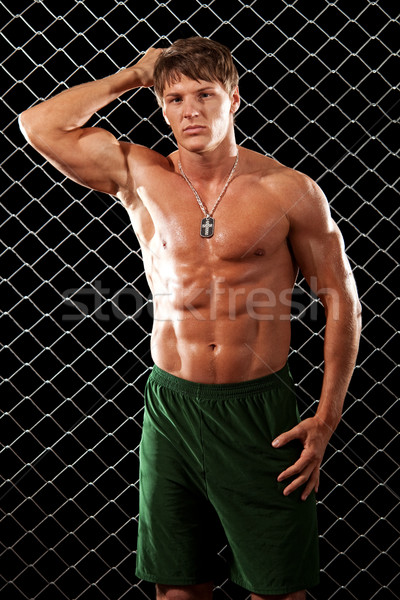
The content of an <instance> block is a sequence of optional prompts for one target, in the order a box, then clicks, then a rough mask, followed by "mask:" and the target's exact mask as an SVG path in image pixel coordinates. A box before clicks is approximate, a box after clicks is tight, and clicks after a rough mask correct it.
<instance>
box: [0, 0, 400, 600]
mask: <svg viewBox="0 0 400 600" xmlns="http://www.w3.org/2000/svg"><path fill="white" fill-rule="evenodd" d="M0 14H1V23H2V37H1V38H0V39H1V56H2V76H1V86H2V92H3V100H2V110H1V117H0V118H1V125H2V129H3V133H4V136H3V142H2V146H1V159H2V167H3V171H2V184H3V185H2V191H3V193H2V206H1V223H2V225H1V240H2V241H1V273H2V276H3V278H4V279H3V282H2V289H1V304H2V309H3V311H4V312H3V316H2V323H1V338H2V342H3V348H2V361H1V368H2V375H3V378H4V381H3V383H2V394H1V408H2V411H3V414H2V418H1V424H0V436H1V437H0V440H1V443H2V445H3V447H2V452H1V474H2V478H3V480H2V490H1V503H0V508H1V516H2V519H1V530H0V541H1V546H2V550H1V568H0V569H1V570H0V573H1V577H2V579H1V581H2V583H1V590H2V591H1V593H2V598H3V597H4V598H5V599H7V600H13V599H18V600H20V599H23V598H29V599H30V598H35V599H36V598H37V599H40V600H47V599H49V600H50V599H51V600H58V599H64V598H71V599H72V598H79V599H82V600H88V599H96V600H97V599H103V598H107V599H109V600H114V599H119V598H121V599H126V600H127V599H134V600H142V599H144V598H152V597H153V593H154V592H153V586H152V585H151V584H148V583H146V582H142V581H138V580H137V579H136V578H135V576H134V562H135V553H134V551H135V545H136V526H137V512H138V506H137V500H138V492H137V478H138V457H137V450H138V443H139V439H140V424H141V418H142V406H143V399H142V392H143V387H144V383H145V381H146V378H147V375H148V372H149V368H150V367H151V365H152V361H151V357H150V353H149V339H150V333H149V332H150V330H151V313H152V311H151V306H152V305H151V298H150V295H149V290H148V287H147V284H146V281H145V277H144V274H143V264H142V260H141V255H140V251H139V248H138V243H137V240H136V238H135V236H134V233H133V232H132V230H131V228H130V225H129V222H128V219H127V215H126V213H125V211H124V209H123V208H122V207H121V206H120V205H119V204H118V203H116V202H115V201H114V200H113V199H112V198H110V197H108V196H106V195H101V194H97V193H94V192H91V191H89V190H87V189H85V188H83V187H80V186H78V185H76V184H74V183H72V182H70V181H67V180H65V178H64V177H63V176H62V175H60V174H59V173H58V172H57V171H55V169H54V168H53V167H51V166H50V165H48V164H46V163H45V161H44V160H43V159H42V157H41V156H39V155H38V154H37V153H36V152H35V151H34V150H33V149H32V148H30V147H29V146H27V144H26V142H25V140H24V138H23V136H22V135H21V133H20V131H19V128H18V123H17V115H18V114H19V113H20V112H21V111H22V110H24V109H25V108H27V107H28V106H30V105H32V104H34V103H35V102H36V101H38V99H39V100H40V99H44V98H46V97H48V96H51V95H54V94H55V93H56V92H59V91H61V90H62V89H64V88H65V87H66V86H68V87H69V86H71V85H74V84H77V83H81V82H84V81H88V80H90V79H94V78H100V77H104V76H106V75H109V74H111V73H113V72H115V71H116V70H117V69H119V68H123V67H124V66H126V65H127V64H130V63H132V62H133V61H135V60H136V59H137V58H138V57H139V55H140V53H142V52H144V51H145V50H146V49H147V48H148V47H149V46H152V45H158V46H167V45H168V44H169V43H170V42H172V41H174V40H175V39H177V38H179V37H188V36H190V35H202V36H210V37H213V38H214V39H216V40H218V41H220V42H222V43H225V44H226V45H228V46H229V47H230V48H231V49H232V52H233V55H234V58H235V60H236V63H237V66H238V69H239V73H240V75H241V82H240V91H241V96H242V107H241V109H240V112H239V114H238V116H237V141H238V143H240V144H243V145H246V146H247V147H250V148H252V149H254V150H257V151H259V152H262V153H267V154H270V155H272V156H274V157H275V158H276V159H278V160H279V161H281V162H283V163H284V164H287V165H288V166H291V167H294V168H297V169H299V170H301V171H303V172H305V173H307V174H308V175H310V176H311V177H312V178H314V179H315V180H317V181H318V183H319V184H320V185H321V187H322V189H323V190H324V192H325V193H326V195H327V197H328V199H329V201H330V204H331V209H332V214H333V216H334V218H335V220H336V221H337V222H338V224H339V226H340V228H341V230H342V233H343V236H344V239H345V242H346V247H347V253H348V256H349V259H350V262H351V264H352V267H353V269H354V273H355V277H356V281H357V285H358V288H359V293H360V297H361V300H362V304H363V335H362V342H361V347H360V353H359V359H358V364H357V367H356V370H355V373H354V377H353V380H352V383H351V387H350V390H349V394H348V398H347V401H346V405H345V412H344V417H343V420H342V423H341V424H340V426H339V428H338V430H337V432H336V433H335V435H334V436H333V438H332V442H331V444H330V447H329V449H328V451H327V454H326V459H325V462H324V466H323V475H322V482H321V488H320V491H319V494H318V500H319V504H318V510H319V522H320V535H321V568H322V572H321V584H320V585H319V586H318V587H317V588H315V589H314V590H311V592H310V597H312V598H315V599H321V600H326V599H328V598H335V600H344V599H347V598H349V599H350V598H355V599H360V598H363V599H369V598H370V599H372V598H374V599H377V600H378V599H379V600H383V599H386V598H387V599H394V598H397V597H398V596H399V586H398V573H399V541H398V538H399V522H400V520H399V505H398V499H399V486H398V456H399V443H398V423H399V420H398V412H399V411H398V403H396V395H395V389H396V388H395V385H394V381H395V372H396V369H397V363H398V359H397V357H396V345H395V342H396V341H397V340H396V332H397V330H398V325H396V317H397V314H398V304H396V302H397V298H396V294H397V295H398V292H397V291H396V290H397V289H398V288H397V287H396V283H397V280H398V263H397V261H396V256H398V255H396V249H398V237H399V236H398V233H399V228H398V220H397V223H396V212H397V210H398V194H397V191H396V185H397V184H398V173H399V168H398V147H399V145H398V139H399V124H398V118H399V105H400V104H399V93H398V89H397V88H396V86H397V84H398V73H399V61H398V40H399V35H400V29H399V23H398V20H397V18H398V13H397V10H396V3H395V2H391V1H390V0H382V1H379V2H369V1H361V0H354V1H352V2H345V1H344V0H337V1H336V2H326V1H321V0H318V1H316V2H307V1H306V0H297V1H291V2H286V1H284V0H273V1H268V2H263V1H261V0H255V1H253V2H241V1H238V0H232V1H230V2H226V1H225V0H223V1H221V0H216V1H214V2H208V3H203V4H202V3H200V2H197V1H195V0H187V1H185V2H178V1H177V0H167V1H166V2H164V3H161V2H157V1H154V0H151V1H146V2H134V1H126V2H115V1H114V0H103V1H102V2H97V1H94V0H89V1H87V2H86V1H85V2H75V1H73V0H64V1H58V2H51V0H45V1H44V2H27V1H26V0H14V1H13V2H7V3H0ZM396 53H397V55H396ZM91 124H100V125H101V126H103V127H105V128H107V129H109V130H110V131H112V132H114V133H115V134H116V135H117V137H119V138H122V139H127V140H130V141H134V142H137V143H141V144H145V145H148V146H151V147H153V148H154V149H156V150H158V151H159V152H162V153H168V152H170V151H172V150H173V149H174V142H173V139H172V138H171V135H170V133H169V130H168V128H167V126H166V124H165V123H164V121H163V119H162V115H161V113H160V111H159V110H158V109H157V105H156V101H155V98H154V95H153V93H152V91H151V90H139V91H135V92H132V93H128V94H126V95H125V96H124V97H123V98H121V99H120V101H116V102H115V103H113V104H112V105H110V106H108V107H106V108H105V109H103V110H102V111H101V112H100V113H99V114H97V115H95V116H94V117H93V119H92V120H91ZM294 299H295V302H296V304H294V306H293V321H292V323H293V340H292V349H291V354H290V365H291V369H292V372H293V374H294V377H295V380H296V382H297V391H298V398H299V406H300V409H301V412H302V415H303V416H307V415H309V414H312V413H313V411H314V409H315V402H316V399H317V398H318V393H319V389H320V384H321V380H322V336H323V323H324V321H323V314H322V312H321V306H320V305H319V303H318V302H317V301H316V300H315V298H313V297H312V295H311V294H310V292H309V290H308V288H307V286H306V285H305V284H304V282H303V281H302V279H301V278H300V279H299V281H298V285H297V288H296V292H295V298H294ZM299 551H301V549H299ZM216 583H217V584H218V587H217V589H216V592H215V597H216V598H219V599H222V598H227V596H230V597H231V598H232V599H233V600H242V599H244V598H246V597H247V596H248V594H247V593H246V592H245V591H243V590H242V589H241V588H239V587H236V586H234V585H233V584H231V583H229V581H225V580H224V578H223V577H222V576H221V580H220V581H217V582H216ZM396 585H397V587H396Z"/></svg>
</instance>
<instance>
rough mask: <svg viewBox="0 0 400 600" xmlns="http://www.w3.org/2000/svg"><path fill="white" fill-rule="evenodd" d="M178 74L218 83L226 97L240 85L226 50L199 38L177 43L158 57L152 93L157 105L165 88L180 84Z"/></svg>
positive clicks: (206, 39) (221, 45)
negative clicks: (226, 94) (225, 92)
mask: <svg viewBox="0 0 400 600" xmlns="http://www.w3.org/2000/svg"><path fill="white" fill-rule="evenodd" d="M181 75H184V76H186V77H190V79H195V80H197V81H198V80H200V79H203V80H204V81H219V82H220V83H221V85H222V86H223V87H224V88H225V90H226V91H227V93H228V94H229V95H231V94H232V92H233V90H234V89H235V87H236V86H237V85H238V82H239V75H238V72H237V69H236V67H235V65H234V64H233V60H232V55H231V52H230V50H229V48H227V47H226V46H224V45H223V44H220V43H219V42H215V41H213V40H210V39H208V38H202V37H190V38H186V39H180V40H176V42H174V43H173V44H172V46H169V48H166V49H165V50H164V51H163V52H162V53H161V54H160V56H159V57H158V59H157V61H156V64H155V66H154V91H155V94H156V97H157V101H158V103H159V105H160V106H162V102H163V92H164V89H165V86H166V85H170V84H171V83H174V82H176V81H179V78H180V76H181Z"/></svg>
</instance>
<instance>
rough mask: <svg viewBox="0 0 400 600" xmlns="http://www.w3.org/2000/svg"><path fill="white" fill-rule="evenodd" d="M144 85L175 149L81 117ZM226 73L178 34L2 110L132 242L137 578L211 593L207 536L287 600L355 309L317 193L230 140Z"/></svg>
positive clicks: (297, 589)
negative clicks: (121, 136) (306, 414)
mask: <svg viewBox="0 0 400 600" xmlns="http://www.w3.org/2000/svg"><path fill="white" fill-rule="evenodd" d="M153 83H154V87H155V92H156V95H157V99H158V101H159V104H160V106H161V107H162V110H163V114H164V117H165V119H166V121H167V123H168V124H169V125H170V127H171V128H172V131H173V133H174V136H175V139H176V142H177V146H178V150H177V151H175V152H173V153H172V154H170V155H169V156H167V157H164V156H162V155H160V154H159V153H157V152H155V151H153V150H150V149H148V148H146V147H143V146H139V145H135V144H130V143H126V142H120V141H118V140H116V139H115V137H114V136H113V135H112V134H111V133H109V132H107V131H105V130H103V129H100V128H95V127H93V128H85V127H84V125H85V123H86V122H87V121H88V119H89V118H90V117H91V116H92V115H93V114H94V113H95V112H96V111H97V110H99V109H100V108H101V107H103V106H105V105H107V104H109V103H110V102H112V101H113V100H115V99H116V98H118V97H119V96H121V95H122V94H123V93H124V92H127V91H129V90H132V89H133V88H137V87H149V86H152V85H153ZM237 83H238V78H237V71H236V68H235V67H234V65H233V63H232V59H231V55H230V52H229V51H228V50H227V48H225V47H224V46H221V45H220V44H217V43H215V42H212V41H210V40H205V39H202V38H190V39H188V40H179V41H178V42H175V43H174V44H173V45H172V46H171V47H170V48H169V49H166V50H164V51H162V50H160V49H154V48H152V49H150V50H148V51H147V53H146V54H145V55H144V56H143V58H141V59H140V60H139V61H138V62H137V63H136V64H135V65H134V66H131V67H128V68H126V69H125V70H122V71H120V72H118V73H116V74H115V75H111V76H110V77H106V78H104V79H101V80H99V81H94V82H90V83H87V84H83V85H79V86H77V87H73V88H71V89H69V90H67V91H64V92H62V93H61V94H59V95H58V96H56V97H54V98H52V99H50V100H47V101H45V102H43V103H41V104H39V105H37V106H35V107H33V108H30V109H29V110H27V111H25V112H24V113H23V114H22V115H21V117H20V123H21V128H22V131H23V132H24V134H25V136H26V139H27V140H28V141H29V143H30V144H32V146H33V147H34V148H36V149H37V150H38V151H39V152H40V153H41V154H42V155H44V156H45V157H46V158H47V160H48V161H50V162H51V163H52V164H53V165H54V166H55V167H56V168H57V169H59V170H60V171H61V172H62V173H64V174H65V175H67V176H68V177H70V178H71V179H73V180H74V181H76V182H78V183H80V184H82V185H85V186H87V187H89V188H92V189H94V190H98V191H100V192H104V193H106V194H111V195H112V196H115V197H117V198H118V199H119V200H120V201H121V202H122V203H123V205H124V206H125V208H126V210H127V211H128V213H129V216H130V219H131V221H132V225H133V228H134V230H135V233H136V235H137V238H138V240H139V242H140V245H141V248H142V252H143V261H144V267H145V271H146V275H147V279H148V283H149V286H150V288H151V291H152V293H153V298H154V311H155V312H154V327H153V332H152V340H151V350H152V357H153V360H154V363H155V366H154V368H153V370H152V373H151V375H150V377H149V381H148V384H147V388H146V395H145V400H146V410H145V417H144V423H143V435H142V441H141V450H140V460H141V473H140V494H141V496H140V517H139V541H138V557H137V558H138V560H137V575H138V576H139V577H141V578H144V579H147V580H149V581H153V582H154V583H156V584H157V588H156V589H157V598H158V599H159V600H166V599H171V598H173V599H174V600H209V599H210V598H211V596H212V589H213V581H212V577H213V550H214V549H215V543H217V542H215V540H214V536H215V532H216V531H221V532H222V533H223V535H224V536H225V537H224V539H225V540H226V541H227V543H228V549H229V556H228V559H227V560H228V564H229V567H230V575H231V578H232V579H233V581H235V582H236V583H238V584H239V585H242V586H243V587H244V588H245V589H247V590H249V591H250V592H251V593H252V597H253V600H256V599H260V598H263V599H272V598H281V599H291V600H303V599H304V598H305V589H306V588H307V587H310V586H312V585H315V584H316V583H317V581H318V551H317V531H316V520H315V496H314V492H315V491H317V490H318V483H319V469H320V465H321V461H322V459H323V455H324V451H325V448H326V446H327V444H328V441H329V439H330V437H331V435H332V433H333V431H334V430H335V428H336V426H337V425H338V422H339V420H340V416H341V411H342V406H343V402H344V398H345V395H346V391H347V388H348V384H349V381H350V378H351V375H352V372H353V368H354V364H355V359H356V355H357V349H358V341H359V335H360V304H359V301H358V298H357V292H356V287H355V284H354V280H353V276H352V273H351V270H350V266H349V263H348V261H347V259H346V257H345V254H344V248H343V241H342V237H341V235H340V232H339V230H338V228H337V226H336V225H335V223H334V222H333V221H332V219H331V216H330V212H329V207H328V203H327V201H326V199H325V197H324V195H323V193H322V191H321V190H320V189H319V187H318V186H317V185H316V184H315V182H313V181H312V180H310V179H309V178H308V177H307V176H305V175H304V174H302V173H299V172H296V171H294V170H292V169H290V168H287V167H285V166H283V165H281V164H279V163H278V162H277V161H276V160H273V159H272V158H267V157H265V156H262V155H260V154H258V153H256V152H253V151H250V150H248V149H245V148H243V147H238V146H237V144H236V142H235V132H234V115H235V113H236V111H237V110H238V108H239V103H240V99H239V91H238V87H237ZM266 109H268V107H266ZM299 269H300V270H301V272H302V274H303V275H304V277H305V278H306V280H307V281H308V283H309V284H310V286H311V288H312V289H313V290H314V291H315V292H316V294H317V295H318V296H319V298H320V300H321V301H322V303H323V305H324V308H325V312H326V332H325V342H324V360H325V368H324V378H323V385H322V390H321V395H320V398H319V404H318V409H317V411H316V414H315V416H314V417H311V418H308V419H305V420H303V421H300V420H299V417H298V411H297V408H296V401H295V398H294V394H293V383H292V380H291V376H290V372H289V370H288V367H287V357H288V352H289V343H290V299H291V292H292V289H293V286H294V283H295V280H296V277H297V274H298V271H299Z"/></svg>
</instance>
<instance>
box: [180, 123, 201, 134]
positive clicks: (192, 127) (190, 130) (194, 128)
mask: <svg viewBox="0 0 400 600" xmlns="http://www.w3.org/2000/svg"><path fill="white" fill-rule="evenodd" d="M204 129H205V127H203V126H202V125H189V126H188V127H185V129H184V130H183V131H184V133H200V132H201V131H203V130H204Z"/></svg>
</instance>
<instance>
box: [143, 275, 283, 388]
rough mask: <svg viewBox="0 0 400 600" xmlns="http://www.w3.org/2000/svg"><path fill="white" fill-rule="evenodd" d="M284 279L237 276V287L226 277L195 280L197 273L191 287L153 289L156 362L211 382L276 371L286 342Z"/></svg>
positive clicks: (179, 373)
mask: <svg viewBox="0 0 400 600" xmlns="http://www.w3.org/2000/svg"><path fill="white" fill-rule="evenodd" d="M225 273H226V271H225ZM285 280H286V281H285V282H284V281H282V280H281V278H280V280H279V281H275V280H274V281H270V282H267V283H266V282H265V278H264V281H254V280H253V278H250V281H246V280H245V281H243V278H241V279H240V281H239V285H238V286H236V285H235V283H236V282H234V281H232V280H231V281H230V280H229V277H228V278H227V277H226V276H224V277H217V276H214V277H212V278H211V281H210V280H209V278H208V280H207V284H206V285H199V276H198V277H197V278H196V286H194V285H190V282H189V281H185V282H183V283H182V282H181V284H180V285H176V282H175V283H170V284H169V285H168V289H167V290H166V289H165V288H164V290H163V292H162V293H154V292H153V302H154V326H153V332H152V341H151V350H152V357H153V360H154V362H155V364H156V365H157V366H158V367H160V368H161V369H163V370H165V371H167V372H169V373H171V374H173V375H175V376H177V377H181V378H183V379H187V380H189V381H195V382H199V383H211V384H212V383H234V382H240V381H246V380H250V379H256V378H257V377H263V376H264V375H268V374H270V373H273V372H276V371H278V370H279V369H281V368H282V367H283V366H284V365H285V363H286V361H287V356H288V352H289V344H290V292H291V288H292V285H293V281H292V279H291V278H290V279H289V278H285ZM164 281H165V279H164ZM200 281H201V274H200ZM284 283H285V285H283V284H284ZM182 290H184V292H182ZM282 292H283V293H282Z"/></svg>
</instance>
